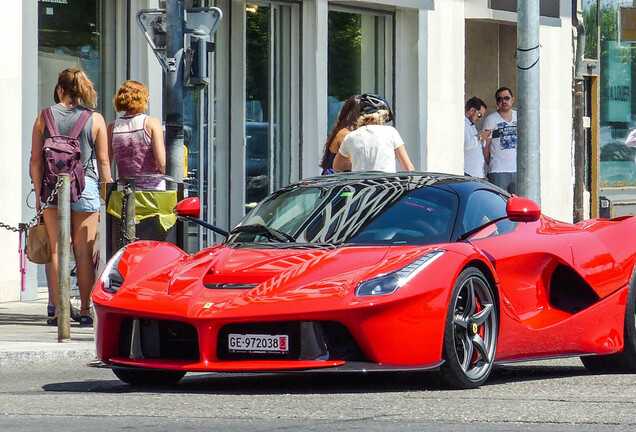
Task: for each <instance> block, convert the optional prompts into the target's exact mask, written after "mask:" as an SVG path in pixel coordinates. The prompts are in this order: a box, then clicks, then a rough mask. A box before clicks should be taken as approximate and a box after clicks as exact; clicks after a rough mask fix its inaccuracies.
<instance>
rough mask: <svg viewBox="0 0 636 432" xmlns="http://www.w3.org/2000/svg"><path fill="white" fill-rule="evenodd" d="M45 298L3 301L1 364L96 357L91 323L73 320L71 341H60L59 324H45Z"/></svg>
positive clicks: (0, 332) (0, 344)
mask: <svg viewBox="0 0 636 432" xmlns="http://www.w3.org/2000/svg"><path fill="white" fill-rule="evenodd" d="M46 305H47V300H46V299H38V300H33V301H24V302H19V301H18V302H8V303H0V368H1V367H3V366H9V365H17V364H25V363H44V362H51V361H57V360H63V359H69V360H70V359H82V360H86V361H90V360H92V359H94V358H95V339H94V333H93V328H92V327H79V325H78V323H76V322H73V321H72V322H71V341H70V342H58V341H57V327H56V326H48V325H46V318H47V317H46Z"/></svg>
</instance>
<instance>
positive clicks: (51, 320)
mask: <svg viewBox="0 0 636 432" xmlns="http://www.w3.org/2000/svg"><path fill="white" fill-rule="evenodd" d="M46 325H50V326H56V325H57V317H52V318H49V319H47V320H46Z"/></svg>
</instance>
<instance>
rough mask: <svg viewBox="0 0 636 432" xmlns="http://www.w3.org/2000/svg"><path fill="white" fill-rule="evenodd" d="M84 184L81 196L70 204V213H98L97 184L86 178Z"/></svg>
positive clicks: (92, 179) (52, 206)
mask: <svg viewBox="0 0 636 432" xmlns="http://www.w3.org/2000/svg"><path fill="white" fill-rule="evenodd" d="M85 182H86V184H85V185H84V190H83V191H82V196H81V197H80V199H78V200H77V201H75V202H74V203H71V211H74V212H87V213H95V212H98V211H99V206H100V195H99V183H98V182H97V180H95V179H94V178H93V177H88V176H86V177H85ZM42 206H44V203H42ZM49 207H51V208H56V207H57V206H56V205H54V204H51V205H50V206H49Z"/></svg>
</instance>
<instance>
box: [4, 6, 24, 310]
mask: <svg viewBox="0 0 636 432" xmlns="http://www.w3.org/2000/svg"><path fill="white" fill-rule="evenodd" d="M27 7H28V5H27ZM21 34H22V7H15V4H14V3H13V2H1V3H0V40H7V41H8V40H10V41H11V43H4V44H2V45H3V46H2V48H3V50H2V51H3V63H4V65H6V67H2V68H0V94H1V95H2V100H3V103H2V104H0V134H1V135H2V142H3V145H2V158H0V184H2V205H0V222H2V223H4V224H8V225H11V226H14V227H17V226H18V223H19V222H20V221H21V219H22V214H21V213H22V211H21V209H22V203H23V191H22V176H23V175H24V174H23V173H25V172H26V173H27V175H28V160H27V161H25V160H24V153H25V152H24V151H23V150H24V148H23V147H24V146H25V145H27V143H28V140H24V139H23V128H22V127H21V126H22V115H23V114H22V110H21V107H22V99H23V98H22V37H16V35H21ZM4 101H9V103H6V102H4ZM25 170H26V171H25ZM24 197H26V195H24ZM0 244H1V245H2V247H1V248H0V302H3V301H15V300H19V299H20V271H19V268H20V261H19V256H18V244H19V236H18V234H17V233H14V232H12V231H8V230H6V229H4V228H0Z"/></svg>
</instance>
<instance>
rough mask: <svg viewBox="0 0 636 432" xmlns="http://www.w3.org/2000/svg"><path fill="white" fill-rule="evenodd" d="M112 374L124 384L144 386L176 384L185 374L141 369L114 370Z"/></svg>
mask: <svg viewBox="0 0 636 432" xmlns="http://www.w3.org/2000/svg"><path fill="white" fill-rule="evenodd" d="M113 373H114V374H115V375H116V376H117V378H119V379H120V380H122V381H123V382H125V383H126V384H132V385H145V386H149V385H155V386H161V385H169V384H176V383H178V382H179V381H180V380H181V378H183V376H184V375H185V374H186V373H185V372H183V371H172V370H161V369H141V368H139V369H136V368H135V369H129V368H114V369H113Z"/></svg>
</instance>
